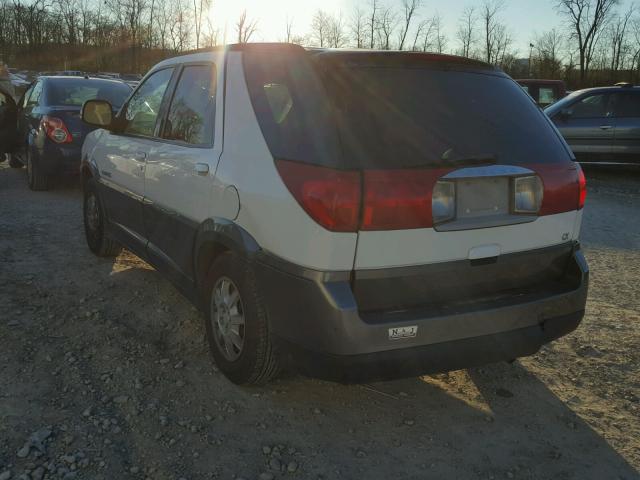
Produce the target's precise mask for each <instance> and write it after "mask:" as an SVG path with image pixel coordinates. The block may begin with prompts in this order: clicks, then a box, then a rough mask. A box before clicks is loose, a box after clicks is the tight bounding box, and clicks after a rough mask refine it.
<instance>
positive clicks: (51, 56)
mask: <svg viewBox="0 0 640 480" xmlns="http://www.w3.org/2000/svg"><path fill="white" fill-rule="evenodd" d="M211 1H212V0H0V55H1V56H2V57H3V59H4V61H6V62H8V63H13V64H19V65H20V66H21V67H23V68H35V69H39V70H42V69H45V68H51V69H60V68H64V69H80V70H96V71H100V70H102V71H104V70H117V71H123V72H128V71H132V72H142V71H144V70H146V69H147V68H148V67H149V66H151V65H153V64H154V63H156V62H157V61H158V60H160V59H161V58H164V57H167V56H171V55H175V54H177V53H181V52H185V51H188V50H191V49H194V48H195V49H198V48H203V47H209V46H214V45H218V44H221V43H224V42H227V41H228V42H239V43H242V42H250V41H253V40H255V39H256V37H257V35H256V34H257V33H259V31H260V23H259V21H260V19H257V18H252V17H251V16H250V14H249V13H248V12H247V11H244V12H243V13H242V14H241V15H240V17H239V18H238V19H236V21H235V22H233V23H232V24H231V25H230V26H229V31H228V32H227V31H224V32H221V31H220V29H219V28H217V27H216V26H215V25H214V23H213V21H212V18H211V15H210V12H211V7H212V4H211ZM549 1H550V3H551V4H552V6H553V7H554V9H555V11H556V12H557V14H558V15H559V16H560V17H561V18H562V20H563V28H553V29H549V30H548V31H544V32H540V33H538V34H536V35H534V36H533V37H532V38H530V39H528V40H529V49H528V51H525V52H523V51H518V48H517V47H516V42H515V39H516V35H517V32H514V31H513V30H512V29H511V28H510V26H509V25H508V23H507V22H506V20H505V8H506V1H505V0H481V1H472V0H469V5H468V6H467V7H466V8H464V10H463V11H462V13H461V14H460V16H459V18H457V19H455V25H456V28H455V30H454V31H453V32H451V33H447V32H446V31H445V28H444V19H443V17H442V15H440V14H439V13H438V12H437V11H436V10H434V9H433V7H430V5H428V4H427V3H426V0H354V1H353V3H352V4H351V5H352V6H351V7H350V10H349V11H347V12H341V13H332V12H327V11H325V10H322V9H320V10H317V11H316V12H315V13H314V15H313V18H312V21H311V24H310V26H309V27H308V31H306V32H296V25H295V22H294V19H291V18H288V17H287V18H283V35H282V37H281V38H280V39H279V40H281V41H286V42H292V43H298V44H301V45H305V46H315V47H330V48H342V47H356V48H370V49H383V50H389V49H395V50H413V51H429V52H436V53H452V54H457V55H462V56H465V57H470V58H477V59H481V60H484V61H486V62H489V63H492V64H495V65H498V66H500V67H501V68H503V69H504V70H505V71H507V73H509V74H511V75H512V76H515V77H529V76H531V77H539V78H562V79H565V80H566V81H567V82H568V83H569V85H570V86H571V87H572V88H577V87H582V86H589V85H594V84H602V83H610V82H616V81H623V80H624V81H632V82H634V83H637V82H638V80H640V78H639V77H640V10H639V9H638V8H637V7H636V5H635V4H632V5H630V6H628V7H627V8H626V9H624V10H623V9H622V7H621V4H620V0H549ZM449 20H451V19H449ZM225 30H226V29H225Z"/></svg>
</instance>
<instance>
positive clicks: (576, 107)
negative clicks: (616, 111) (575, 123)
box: [571, 93, 609, 118]
mask: <svg viewBox="0 0 640 480" xmlns="http://www.w3.org/2000/svg"><path fill="white" fill-rule="evenodd" d="M608 97H609V95H608V94H606V93H597V94H595V95H589V96H588V97H584V98H583V99H581V100H578V101H577V102H576V103H574V104H573V106H572V107H571V111H572V113H571V118H601V117H607V116H609V115H608V112H607V100H608Z"/></svg>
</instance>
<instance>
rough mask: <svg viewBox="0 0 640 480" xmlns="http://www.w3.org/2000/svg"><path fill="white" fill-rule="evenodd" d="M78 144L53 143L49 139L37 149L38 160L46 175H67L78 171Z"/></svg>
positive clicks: (79, 153) (79, 151) (79, 148)
mask: <svg viewBox="0 0 640 480" xmlns="http://www.w3.org/2000/svg"><path fill="white" fill-rule="evenodd" d="M81 149H82V147H81V146H80V145H75V144H65V145H54V144H53V143H52V142H50V141H49V140H47V141H46V143H45V144H44V146H43V147H42V148H39V149H38V160H37V161H38V162H39V164H40V167H41V168H42V170H43V171H44V172H45V173H46V174H47V175H52V176H55V175H69V174H78V173H80V156H81Z"/></svg>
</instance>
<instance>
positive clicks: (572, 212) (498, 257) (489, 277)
mask: <svg viewBox="0 0 640 480" xmlns="http://www.w3.org/2000/svg"><path fill="white" fill-rule="evenodd" d="M320 61H321V62H322V56H320ZM323 70H324V77H325V79H326V84H327V85H328V89H329V92H330V95H331V97H332V98H333V99H335V100H336V101H335V107H336V110H337V111H338V112H339V117H340V125H341V128H340V132H341V137H342V145H343V148H344V154H345V158H347V159H349V160H348V161H349V162H352V164H351V166H353V167H354V168H357V169H360V170H361V171H363V199H364V205H363V214H362V215H363V216H362V222H361V224H360V226H359V232H358V243H357V250H356V255H355V260H354V281H353V288H354V292H355V293H356V297H357V299H358V305H359V306H360V308H361V309H365V310H377V309H396V308H397V309H401V308H409V307H413V306H418V305H422V304H425V303H434V302H435V303H447V302H452V301H456V300H463V299H464V300H469V299H470V298H486V297H487V296H492V295H500V294H502V293H507V292H509V293H511V294H513V293H514V292H524V291H527V290H528V289H531V288H541V287H542V286H543V285H545V284H546V285H547V286H549V285H550V284H551V283H552V282H553V281H555V280H557V279H558V278H559V277H561V276H562V274H563V273H564V268H565V266H566V263H567V259H568V258H569V257H570V255H571V250H572V248H571V246H570V242H571V240H572V239H574V237H575V235H577V231H576V229H575V226H576V223H577V221H578V215H579V212H578V210H579V198H578V196H579V187H578V178H579V172H578V168H579V167H577V165H576V164H575V163H574V162H572V161H571V158H570V154H569V152H568V150H567V148H566V146H565V145H564V143H563V142H562V140H561V139H560V138H559V137H558V135H557V134H556V132H555V131H554V129H553V128H551V126H550V125H549V122H548V120H547V119H546V117H545V116H544V115H543V114H542V113H541V112H540V110H539V109H538V108H537V107H536V106H535V105H534V104H533V102H531V100H530V98H529V97H528V96H527V95H526V94H525V93H524V92H523V91H522V89H521V88H520V87H519V86H518V85H517V84H516V83H515V82H514V81H513V80H511V79H510V78H508V77H507V76H506V75H504V74H503V73H502V72H498V71H495V70H493V69H492V68H491V67H488V66H484V65H482V64H479V63H476V62H469V61H466V60H463V59H456V58H451V57H446V56H432V57H431V59H428V60H426V61H412V59H411V56H408V57H407V56H404V58H403V56H396V57H394V56H393V55H384V54H382V55H380V54H378V55H375V54H374V55H371V54H370V55H362V54H348V53H347V54H342V55H340V54H338V55H335V56H334V57H331V56H329V55H327V60H326V61H325V62H324V63H323ZM516 254H517V255H516Z"/></svg>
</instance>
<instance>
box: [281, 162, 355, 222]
mask: <svg viewBox="0 0 640 480" xmlns="http://www.w3.org/2000/svg"><path fill="white" fill-rule="evenodd" d="M276 167H277V169H278V172H279V173H280V177H281V178H282V180H283V181H284V183H285V185H286V186H287V188H288V189H289V191H290V192H291V194H292V195H293V196H294V198H295V199H296V200H297V201H298V203H299V204H300V206H302V208H303V209H304V210H305V211H306V212H307V213H308V214H309V215H310V216H311V218H313V219H314V220H315V221H316V222H317V223H319V224H320V225H322V226H323V227H325V228H326V229H327V230H331V231H333V232H355V231H357V230H358V224H359V221H360V198H361V187H360V183H361V179H360V178H361V177H360V173H359V172H355V171H345V170H335V169H331V168H325V167H318V166H315V165H307V164H304V163H297V162H291V161H288V160H278V161H277V162H276Z"/></svg>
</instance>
